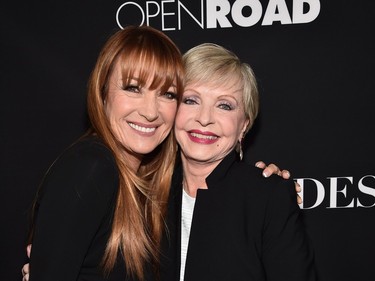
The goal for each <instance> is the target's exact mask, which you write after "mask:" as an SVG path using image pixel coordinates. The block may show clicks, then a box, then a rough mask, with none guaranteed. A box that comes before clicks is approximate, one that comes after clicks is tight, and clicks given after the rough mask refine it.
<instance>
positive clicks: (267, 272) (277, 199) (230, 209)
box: [162, 152, 315, 281]
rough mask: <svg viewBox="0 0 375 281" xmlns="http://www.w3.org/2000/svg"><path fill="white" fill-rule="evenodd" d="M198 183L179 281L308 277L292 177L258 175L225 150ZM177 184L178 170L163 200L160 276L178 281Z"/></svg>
mask: <svg viewBox="0 0 375 281" xmlns="http://www.w3.org/2000/svg"><path fill="white" fill-rule="evenodd" d="M206 182H207V185H208V189H207V190H203V189H201V190H198V192H197V198H196V203H195V209H194V215H193V222H192V226H191V233H190V238H189V246H188V254H187V261H186V268H185V281H199V280H202V281H203V280H204V281H207V280H215V281H218V280H226V281H228V280H236V281H239V280H257V281H258V280H268V281H275V280H280V281H293V280H296V281H297V280H298V281H304V280H315V274H314V269H313V254H312V250H311V249H310V247H309V241H308V239H307V237H306V234H305V231H304V227H303V225H302V221H301V218H300V209H299V207H298V205H297V202H296V201H297V200H296V192H295V187H294V183H293V181H292V180H284V179H282V178H280V177H278V176H271V177H270V178H267V179H266V178H264V177H263V176H262V171H261V170H260V169H258V168H255V167H253V166H250V165H249V164H246V163H244V162H239V161H237V156H236V153H235V152H232V153H231V154H230V155H228V156H227V157H226V158H225V159H224V160H223V161H222V162H221V163H220V164H219V165H218V167H217V168H216V169H215V170H214V171H213V172H212V173H211V174H210V175H209V177H208V178H207V179H206ZM181 183H182V169H181V167H180V168H179V169H176V172H175V175H174V179H173V186H172V190H171V196H170V201H169V217H168V224H169V233H168V235H169V236H168V237H169V240H164V243H166V244H164V247H165V249H167V250H166V251H167V252H166V253H165V257H164V260H163V265H164V266H165V268H164V271H162V272H163V274H164V275H163V280H179V271H180V230H181V229H180V228H181V198H182V184H181ZM167 269H168V270H167Z"/></svg>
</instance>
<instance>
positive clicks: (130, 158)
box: [124, 150, 143, 173]
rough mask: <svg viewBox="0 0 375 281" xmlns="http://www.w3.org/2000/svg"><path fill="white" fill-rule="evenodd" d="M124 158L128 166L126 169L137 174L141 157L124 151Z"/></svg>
mask: <svg viewBox="0 0 375 281" xmlns="http://www.w3.org/2000/svg"><path fill="white" fill-rule="evenodd" d="M124 157H125V159H126V162H127V164H128V167H129V168H130V169H131V170H132V171H133V172H134V173H137V171H138V169H139V166H141V162H142V159H143V157H142V156H141V155H138V154H134V153H130V152H129V151H127V150H125V151H124Z"/></svg>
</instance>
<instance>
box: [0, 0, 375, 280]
mask: <svg viewBox="0 0 375 281" xmlns="http://www.w3.org/2000/svg"><path fill="white" fill-rule="evenodd" d="M3 2H5V1H3ZM190 2H192V3H190ZM132 3H133V4H132ZM134 3H136V4H138V5H139V7H138V6H136V5H135V4H134ZM155 3H156V4H155ZM256 3H258V4H261V7H262V9H261V10H259V5H258V6H256V5H255V4H256ZM298 3H302V4H303V8H304V9H303V14H304V15H308V14H309V12H310V13H312V11H314V10H315V11H316V10H318V14H317V15H316V16H315V17H314V18H313V19H310V20H308V21H307V22H304V23H295V22H296V21H297V20H296V18H295V17H294V16H293V15H294V14H296V13H297V7H296V6H293V5H296V4H298ZM124 4H126V5H124ZM201 4H202V5H201ZM206 4H207V5H208V4H216V5H219V6H221V8H222V9H221V11H224V12H223V13H224V16H222V17H221V19H222V18H223V17H225V18H227V20H228V23H229V24H230V25H231V27H223V25H224V22H222V21H221V22H216V28H212V26H210V25H209V23H208V22H207V21H208V19H209V18H210V17H211V16H212V15H213V14H215V13H216V12H215V11H219V10H220V9H219V8H218V9H216V8H215V9H214V10H212V9H211V10H210V8H207V5H206ZM241 4H242V5H244V6H243V8H241ZM0 5H1V7H0V21H1V27H0V28H1V52H0V53H1V57H0V58H1V60H0V71H1V72H0V74H1V75H0V77H1V80H0V81H1V92H0V94H1V106H0V108H1V111H0V114H1V115H0V124H1V130H0V141H1V143H0V144H1V146H0V147H1V155H0V165H1V166H0V168H1V170H0V173H1V174H0V176H1V180H0V184H1V187H0V188H1V189H0V200H1V203H0V208H1V210H0V214H1V222H0V223H1V240H0V280H21V274H20V270H21V267H22V264H23V263H24V260H25V255H24V246H25V245H24V243H25V238H26V232H27V212H28V210H29V208H30V205H31V201H32V199H33V196H34V194H35V192H36V189H37V186H38V184H39V182H40V179H41V177H42V176H43V174H44V172H45V170H46V169H47V168H48V167H49V165H50V164H51V162H52V161H53V160H54V159H55V157H56V156H57V155H58V154H59V153H60V152H61V150H62V149H63V148H65V147H66V146H67V145H69V144H70V143H71V142H72V141H74V140H75V139H76V138H77V137H78V136H79V135H80V134H82V132H84V131H85V129H86V127H87V119H86V112H85V94H86V83H87V79H88V76H89V73H90V70H91V68H92V67H93V65H94V63H95V59H96V56H97V54H98V52H99V50H100V48H101V46H102V45H103V43H104V42H105V40H106V39H107V38H108V36H109V34H111V33H112V32H113V31H115V30H117V29H118V28H119V26H118V23H120V24H121V25H123V26H125V25H126V24H140V23H141V22H142V12H143V13H145V15H146V10H147V9H146V8H147V7H148V8H149V14H151V15H155V16H152V17H149V24H150V25H152V26H154V27H156V28H158V29H162V30H164V31H165V32H166V33H167V34H168V35H169V36H170V37H171V38H172V39H173V40H174V41H175V42H176V43H177V44H178V46H179V47H180V49H181V50H182V51H183V52H184V51H186V50H187V49H189V48H190V47H192V46H194V45H196V44H199V43H202V42H215V43H218V44H221V45H223V46H225V47H227V48H229V49H231V50H233V51H234V52H235V53H237V54H238V55H239V56H240V57H241V58H242V60H244V61H246V62H248V63H249V64H251V66H252V67H253V69H254V71H255V73H256V76H257V78H258V81H259V87H260V94H261V114H260V116H259V118H258V120H257V122H256V124H255V127H254V129H253V130H252V131H251V132H250V134H249V136H248V138H247V145H248V149H247V152H246V160H247V161H250V162H255V161H256V160H259V159H262V160H264V161H266V162H268V163H269V162H274V163H277V164H278V165H279V166H280V167H282V168H287V169H289V170H290V171H291V172H292V176H293V178H295V179H296V180H298V181H299V182H300V183H301V185H302V186H303V199H304V203H303V205H301V209H302V212H303V215H304V216H305V222H306V227H307V229H308V232H309V235H310V237H311V239H312V241H313V243H314V247H315V251H316V263H317V270H318V274H319V278H320V280H321V281H331V280H340V281H341V280H373V279H374V278H375V266H374V265H375V254H374V253H375V241H374V240H375V238H374V237H375V226H374V224H375V221H374V219H375V212H374V210H375V208H374V206H375V165H374V164H375V159H374V158H375V148H374V147H375V145H374V143H375V132H374V129H375V126H374V122H375V111H374V105H375V98H374V96H373V95H374V91H373V89H372V87H374V77H373V76H374V73H375V71H374V66H375V64H374V62H375V60H374V58H375V55H374V54H373V52H374V50H375V48H374V47H375V46H374V43H373V41H374V40H373V33H374V27H375V19H374V18H375V17H374V8H375V4H374V2H373V1H365V0H361V1H348V0H343V1H327V0H321V1H319V0H309V1H301V0H293V1H292V0H289V1H288V0H286V1H284V0H278V1H275V0H267V1H240V0H237V1H226V0H221V1H218V0H216V1H215V0H196V1H188V0H169V1H166V0H165V1H160V0H159V1H133V2H130V1H124V0H122V1H104V0H94V1H87V0H82V1H12V2H11V3H10V1H9V2H8V3H6V4H5V3H1V4H0ZM225 5H226V6H227V8H228V7H229V8H228V9H229V10H228V11H227V12H225ZM121 6H122V8H121ZM238 7H240V9H239V10H240V14H239V13H238ZM251 7H252V9H251ZM209 10H210V11H209ZM187 11H189V12H187ZM117 12H118V17H117V18H116V13H117ZM257 13H258V14H260V16H261V17H260V19H259V20H257V21H255V22H254V24H253V25H251V26H247V27H245V26H240V25H239V24H238V23H239V21H238V19H239V18H241V16H242V18H245V19H246V18H247V19H250V18H254V17H255V15H256V14H257ZM266 13H268V15H270V18H271V19H273V20H274V21H273V22H271V24H270V25H265V24H262V22H263V18H264V15H265V14H266ZM293 13H294V14H293ZM272 15H273V16H272ZM252 16H254V17H252ZM289 16H290V17H289ZM193 17H195V18H196V19H197V20H194V19H193ZM288 17H289V18H291V22H289V23H288V22H287V20H288ZM116 19H117V20H118V21H117V20H116ZM197 21H198V22H201V23H200V24H198V22H197ZM179 22H180V27H179Z"/></svg>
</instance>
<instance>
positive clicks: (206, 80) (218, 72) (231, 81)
mask: <svg viewBox="0 0 375 281" xmlns="http://www.w3.org/2000/svg"><path fill="white" fill-rule="evenodd" d="M187 69H188V70H187V72H186V77H185V79H186V85H188V84H200V85H202V84H205V85H210V86H211V87H213V88H220V87H223V88H227V89H233V88H236V90H242V89H243V80H242V73H241V72H240V71H239V70H238V68H237V67H236V65H233V64H230V63H226V62H225V61H223V62H219V63H212V64H211V63H207V61H204V60H196V61H194V62H193V63H191V64H190V65H189V66H188V67H187Z"/></svg>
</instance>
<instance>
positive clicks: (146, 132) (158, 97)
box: [105, 63, 177, 156]
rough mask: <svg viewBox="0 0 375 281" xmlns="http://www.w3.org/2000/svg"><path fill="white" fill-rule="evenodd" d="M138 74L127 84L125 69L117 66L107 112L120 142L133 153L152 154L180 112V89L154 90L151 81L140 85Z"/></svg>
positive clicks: (108, 95)
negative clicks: (123, 71)
mask: <svg viewBox="0 0 375 281" xmlns="http://www.w3.org/2000/svg"><path fill="white" fill-rule="evenodd" d="M137 75H138V73H135V74H134V77H132V79H131V80H130V82H129V83H128V84H127V85H125V86H124V85H123V84H124V83H123V81H122V75H121V68H120V66H119V63H117V64H116V66H115V69H114V71H113V74H112V76H111V77H110V79H109V85H108V94H107V98H106V100H105V110H106V114H107V117H108V119H109V122H110V124H111V128H112V130H113V132H114V134H115V135H116V137H117V139H118V140H119V141H120V142H121V143H122V144H123V145H124V147H125V148H126V149H127V150H128V151H129V152H130V153H132V154H136V155H138V156H139V155H144V154H147V153H150V152H152V151H153V150H154V149H155V148H156V147H157V146H158V145H159V144H161V143H162V142H163V140H164V139H165V138H166V137H167V136H168V134H169V133H170V131H171V129H172V127H173V123H174V119H175V115H176V111H177V98H176V97H177V95H176V88H175V87H173V86H172V87H170V88H169V89H168V91H167V92H161V90H160V89H155V90H150V89H149V85H150V84H151V79H150V81H147V83H146V85H144V86H140V85H139V82H138V78H137Z"/></svg>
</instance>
